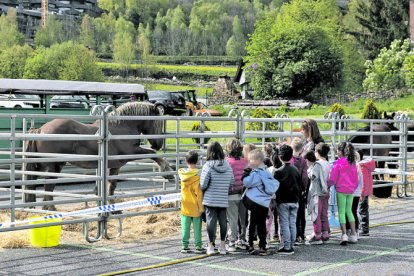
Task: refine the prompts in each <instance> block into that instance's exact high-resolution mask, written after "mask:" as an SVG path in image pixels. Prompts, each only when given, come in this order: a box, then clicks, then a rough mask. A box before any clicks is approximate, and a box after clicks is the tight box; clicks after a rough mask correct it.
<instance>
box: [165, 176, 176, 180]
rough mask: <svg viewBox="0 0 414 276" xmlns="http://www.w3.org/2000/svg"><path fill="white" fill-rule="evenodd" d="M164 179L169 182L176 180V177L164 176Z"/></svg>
mask: <svg viewBox="0 0 414 276" xmlns="http://www.w3.org/2000/svg"><path fill="white" fill-rule="evenodd" d="M163 177H164V178H165V179H167V180H174V179H175V177H174V175H163Z"/></svg>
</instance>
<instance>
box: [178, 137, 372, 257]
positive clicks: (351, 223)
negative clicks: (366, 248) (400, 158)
mask: <svg viewBox="0 0 414 276" xmlns="http://www.w3.org/2000/svg"><path fill="white" fill-rule="evenodd" d="M305 137H306V135H305ZM309 142H311V143H312V141H305V143H303V142H302V139H300V138H295V139H293V140H292V143H291V145H288V144H279V145H277V144H273V143H271V144H268V145H266V147H265V149H264V152H262V151H260V150H257V149H255V147H254V145H252V144H246V145H244V146H243V145H242V144H241V142H240V141H239V140H237V139H230V140H229V141H228V143H227V145H226V149H225V151H224V150H223V149H222V147H221V145H220V144H219V143H218V142H212V143H211V144H209V145H208V148H207V161H206V162H205V164H204V165H203V167H202V169H201V171H199V170H198V169H197V163H198V161H199V156H198V153H197V152H196V151H189V152H188V153H187V155H186V165H187V168H183V169H180V170H179V172H178V173H179V177H180V179H181V193H182V204H181V225H182V250H181V252H183V253H187V252H189V251H190V248H189V237H190V228H191V222H192V223H193V225H194V240H195V251H196V252H200V253H203V252H206V253H207V254H208V255H212V254H216V250H215V249H216V244H215V240H216V232H217V223H218V224H219V226H220V244H219V245H218V246H217V248H218V253H220V254H227V252H234V251H236V250H237V249H245V250H247V251H248V252H249V253H250V254H258V255H267V254H268V250H267V248H268V245H267V242H268V240H269V239H270V236H271V226H272V224H273V221H274V225H275V226H274V229H275V232H274V236H273V238H274V239H280V246H279V249H278V251H277V253H279V254H285V255H290V254H293V253H294V246H297V245H300V244H302V243H306V244H310V245H312V244H324V243H326V242H327V241H328V240H329V223H328V206H329V205H328V202H329V194H330V191H329V190H330V187H331V186H334V187H335V190H336V195H337V205H338V214H339V221H340V225H341V230H342V236H341V244H342V245H345V244H347V243H348V242H349V243H356V242H357V240H358V233H357V230H358V224H357V222H358V219H357V217H358V214H357V212H358V205H360V206H359V211H360V212H361V218H362V225H361V226H362V227H361V228H362V232H361V235H368V234H369V216H368V196H369V195H370V194H371V193H372V176H371V172H372V171H373V170H374V168H375V163H374V161H372V160H368V161H366V160H362V157H363V156H362V151H359V153H358V152H357V151H356V150H355V149H354V147H353V145H352V144H351V143H348V142H343V143H341V144H340V145H339V146H338V148H337V155H338V160H336V161H335V162H334V163H333V165H332V166H331V164H330V163H329V162H328V155H329V152H330V147H329V146H328V145H327V144H325V143H323V142H319V143H317V144H314V145H312V146H311V147H309ZM304 145H305V147H304ZM360 159H361V160H362V161H359V160H360ZM306 206H307V210H308V214H309V215H310V218H311V220H312V222H313V233H311V234H310V235H308V236H305V225H306V214H305V210H306ZM203 212H205V218H206V226H207V227H206V228H207V235H208V245H207V248H206V250H205V249H204V248H203V245H202V238H201V236H202V234H201V225H202V219H201V217H202V214H203ZM256 239H258V240H259V243H258V249H255V248H254V241H255V240H256Z"/></svg>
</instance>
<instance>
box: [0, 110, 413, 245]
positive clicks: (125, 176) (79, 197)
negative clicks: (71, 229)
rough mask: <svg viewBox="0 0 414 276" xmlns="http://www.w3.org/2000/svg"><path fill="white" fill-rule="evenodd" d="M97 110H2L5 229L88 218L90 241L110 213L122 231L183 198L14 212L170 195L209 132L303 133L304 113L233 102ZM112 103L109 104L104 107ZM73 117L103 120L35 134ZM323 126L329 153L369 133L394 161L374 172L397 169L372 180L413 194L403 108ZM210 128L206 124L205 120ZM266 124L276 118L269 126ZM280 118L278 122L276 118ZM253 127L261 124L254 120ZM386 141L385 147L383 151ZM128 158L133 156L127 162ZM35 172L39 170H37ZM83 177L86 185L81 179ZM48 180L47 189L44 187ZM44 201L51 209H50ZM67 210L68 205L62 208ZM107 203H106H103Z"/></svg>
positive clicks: (249, 138) (222, 136)
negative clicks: (154, 148)
mask: <svg viewBox="0 0 414 276" xmlns="http://www.w3.org/2000/svg"><path fill="white" fill-rule="evenodd" d="M95 111H98V112H97V113H96V114H95V115H73V116H72V115H71V116H68V115H44V114H11V115H6V114H0V120H8V121H9V123H10V131H8V132H3V133H0V140H3V143H6V142H7V143H8V144H9V147H6V148H2V149H1V151H0V157H1V159H0V177H1V180H0V211H1V212H8V213H9V214H10V220H9V221H5V222H0V232H5V231H15V230H21V229H31V228H35V227H42V226H45V225H48V226H49V225H62V224H75V223H81V224H83V226H84V227H83V229H84V236H85V239H86V240H87V241H89V242H93V241H97V240H99V239H101V238H108V239H109V238H111V237H112V236H114V235H112V236H111V234H110V233H108V221H109V220H118V221H119V223H118V233H117V234H116V235H117V236H120V235H121V232H122V218H125V217H131V216H138V215H144V214H151V213H160V212H169V211H176V210H178V209H179V201H177V202H175V203H173V204H168V205H167V206H165V205H164V206H162V208H161V207H158V208H157V209H151V210H142V209H140V208H135V209H132V210H130V211H124V212H123V213H120V212H110V210H108V212H101V213H99V214H93V215H91V214H88V215H81V214H78V215H74V216H73V217H70V218H65V219H63V220H62V221H60V222H53V223H48V224H46V223H41V224H36V225H30V224H29V223H27V222H26V223H20V222H19V221H18V220H17V219H16V213H17V212H20V211H24V212H31V213H38V214H42V215H44V214H45V213H47V214H52V215H56V216H59V215H60V214H62V212H64V211H71V210H80V209H84V208H86V207H85V206H84V205H86V204H91V205H92V206H97V207H99V208H101V207H102V208H104V209H105V208H106V207H103V206H108V203H111V202H113V201H121V202H129V201H131V200H133V199H134V200H135V199H146V198H148V197H153V196H155V195H168V194H173V193H179V179H178V177H177V175H176V171H177V169H178V168H180V167H183V166H184V156H185V153H186V152H187V151H188V150H190V149H196V150H198V151H199V154H200V155H201V156H202V157H203V158H202V160H201V164H200V165H202V163H203V162H204V160H205V159H204V158H205V155H206V143H205V142H206V141H208V139H210V140H215V141H219V142H221V143H222V144H224V143H225V141H226V140H227V139H229V138H239V139H241V140H242V141H243V142H245V143H254V144H255V145H256V146H257V147H259V148H262V147H263V146H264V145H265V143H267V142H268V141H274V142H285V141H289V140H291V139H292V138H293V137H302V134H301V133H300V132H299V131H298V129H300V126H301V123H302V122H303V120H304V119H300V118H288V117H287V116H286V115H276V116H275V117H274V118H251V117H250V116H249V112H248V111H247V110H246V111H242V112H240V111H239V110H232V111H231V112H230V113H229V115H228V117H214V118H213V117H210V116H209V115H208V114H206V113H205V114H198V116H195V117H172V116H114V115H111V114H109V113H107V112H105V110H104V108H95ZM106 111H108V109H106ZM59 118H60V119H69V118H70V119H73V120H76V121H79V122H84V123H92V122H97V123H96V124H97V125H98V126H99V127H98V128H97V129H98V130H97V131H96V133H92V134H37V133H33V131H29V129H30V128H31V127H33V126H35V125H36V126H37V125H39V124H40V123H45V122H48V121H51V120H52V119H59ZM111 120H131V121H132V120H133V121H140V120H142V121H144V120H153V121H154V123H155V122H157V121H158V122H159V121H161V122H162V124H163V126H164V129H163V132H162V133H161V134H143V133H139V134H134V135H130V134H115V133H111V131H109V127H108V125H109V123H110V121H111ZM316 121H317V122H318V126H319V128H320V130H321V135H322V136H323V138H324V139H325V141H326V142H327V143H328V144H329V145H330V146H331V149H332V150H331V153H330V159H331V161H333V160H334V158H335V152H336V151H335V150H333V149H335V148H336V146H337V145H338V143H339V142H341V141H345V140H349V139H350V138H351V137H353V136H356V135H358V136H366V137H369V140H368V142H367V143H365V144H356V145H355V146H356V147H358V148H361V149H366V150H367V152H368V153H369V154H368V155H369V156H371V157H372V158H373V159H374V160H376V161H383V162H386V163H387V164H389V165H390V167H391V166H394V167H392V168H394V169H389V168H388V169H380V170H377V172H376V174H385V175H396V177H395V178H390V177H387V178H386V181H384V180H381V182H379V183H381V184H376V185H375V186H374V187H375V188H376V189H377V188H381V187H390V186H397V195H398V196H400V197H403V196H410V194H411V193H412V186H413V185H412V182H411V181H410V179H409V177H408V176H409V175H411V174H412V171H413V166H414V162H413V160H414V156H412V155H411V152H412V151H413V150H414V144H413V142H411V141H409V140H411V139H409V137H410V136H413V135H414V131H409V127H408V126H409V125H411V124H413V121H411V120H409V118H408V117H407V116H405V115H398V116H396V117H394V118H393V119H386V120H359V119H353V118H349V117H346V116H344V117H343V118H338V117H337V115H336V114H327V115H326V116H325V118H323V119H316ZM193 123H199V124H200V125H199V128H198V129H197V130H193V131H191V130H188V125H191V124H193ZM207 124H208V125H209V129H210V130H209V131H206V129H207V127H206V125H207ZM251 124H256V126H257V125H259V126H260V130H248V129H251V128H249V126H250V125H251ZM269 124H273V127H272V130H270V129H269ZM275 124H277V128H276V129H275V128H274V126H275ZM376 124H393V125H394V126H395V129H397V130H392V131H373V129H374V128H373V126H374V125H376ZM365 126H369V128H368V130H365V131H358V130H360V129H361V128H362V127H365ZM255 129H258V128H257V127H256V128H255ZM380 136H386V137H389V136H391V137H392V138H393V139H391V140H390V139H388V140H386V141H390V142H389V143H384V142H383V141H382V142H381V141H380V140H378V139H377V137H380ZM151 139H165V143H164V145H163V147H162V149H161V150H159V151H158V152H157V153H144V154H135V153H126V152H122V153H117V154H111V148H110V147H111V146H110V145H112V144H113V143H121V142H122V141H124V140H127V141H131V140H140V141H141V144H140V147H141V148H149V146H150V145H149V144H148V143H147V141H148V140H151ZM29 141H58V142H60V143H62V145H64V143H66V144H68V143H70V142H71V141H90V142H93V143H96V144H97V145H98V151H97V153H96V154H79V153H78V154H73V153H61V154H56V153H54V152H49V153H48V152H27V151H25V145H23V146H20V144H21V142H23V144H27V143H28V142H29ZM383 149H387V151H386V152H387V155H385V156H384V155H380V154H378V153H381V152H384V151H381V150H383ZM154 158H162V159H164V160H166V161H167V162H168V164H169V166H170V167H171V168H172V170H170V171H168V170H165V171H162V169H163V168H161V167H160V166H159V165H158V164H157V163H155V162H153V161H152V160H151V159H154ZM128 160H129V162H127V161H128ZM86 161H88V162H95V163H96V164H97V168H96V169H95V168H89V169H83V168H77V167H76V166H70V165H69V166H65V167H64V168H63V170H62V171H59V172H55V171H51V170H49V171H36V170H28V169H27V168H31V167H32V166H31V164H33V163H37V164H39V163H41V164H47V163H60V164H67V163H70V164H76V163H77V162H86ZM115 161H122V162H125V163H126V165H125V166H123V167H122V168H121V169H120V172H119V174H112V173H111V172H110V170H109V169H108V164H109V163H110V162H115ZM32 176H36V177H35V178H34V177H32ZM111 181H112V182H113V181H115V182H118V189H117V190H116V191H115V193H114V194H113V195H112V194H110V193H109V192H108V189H107V182H111ZM48 184H49V185H53V186H54V185H59V187H61V190H60V191H53V190H50V189H49V190H48V189H47V187H48ZM81 184H82V185H81ZM28 186H36V187H38V189H36V190H29V189H27V188H28ZM40 186H45V187H46V191H44V190H43V189H40V188H39V187H40ZM29 194H30V195H33V196H35V197H40V196H45V198H46V199H47V200H49V201H39V199H38V202H28V201H27V200H26V198H27V197H26V198H25V195H29ZM51 196H53V197H54V198H53V205H56V206H58V209H59V210H60V211H53V210H51V209H50V208H48V206H49V205H50V204H51V202H50V197H51ZM40 208H44V209H48V211H44V210H41V209H40ZM63 210H64V211H63ZM105 210H106V209H105ZM91 223H96V224H97V231H96V233H95V234H94V235H93V236H91V234H90V232H89V226H90V224H91Z"/></svg>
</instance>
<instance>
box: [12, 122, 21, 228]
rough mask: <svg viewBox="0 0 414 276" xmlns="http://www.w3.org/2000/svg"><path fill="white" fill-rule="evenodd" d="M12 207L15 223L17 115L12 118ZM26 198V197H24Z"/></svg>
mask: <svg viewBox="0 0 414 276" xmlns="http://www.w3.org/2000/svg"><path fill="white" fill-rule="evenodd" d="M10 159H11V164H10V182H11V186H10V205H12V206H13V207H12V208H10V221H11V222H14V220H15V211H16V210H15V207H14V205H15V203H16V192H15V188H16V187H15V185H16V183H15V181H16V172H15V170H16V115H12V116H11V137H10ZM23 197H24V196H23Z"/></svg>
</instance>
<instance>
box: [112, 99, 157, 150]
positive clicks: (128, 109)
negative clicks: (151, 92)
mask: <svg viewBox="0 0 414 276" xmlns="http://www.w3.org/2000/svg"><path fill="white" fill-rule="evenodd" d="M111 114H112V115H116V116H144V117H145V116H160V112H159V110H158V109H157V108H156V107H155V105H153V104H151V103H147V102H128V103H125V104H123V105H121V106H120V107H118V108H117V109H116V110H115V111H114V112H112V113H111ZM117 123H118V124H119V123H120V122H119V121H117ZM125 123H126V124H127V125H128V126H129V127H130V128H133V129H135V131H137V133H138V134H145V135H151V134H156V135H158V134H162V133H163V126H164V124H163V123H164V121H162V120H154V119H148V120H132V121H130V120H128V121H125ZM148 141H149V142H150V144H151V148H152V149H154V150H159V149H161V148H162V146H163V144H164V139H163V138H155V139H151V138H150V139H148Z"/></svg>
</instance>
